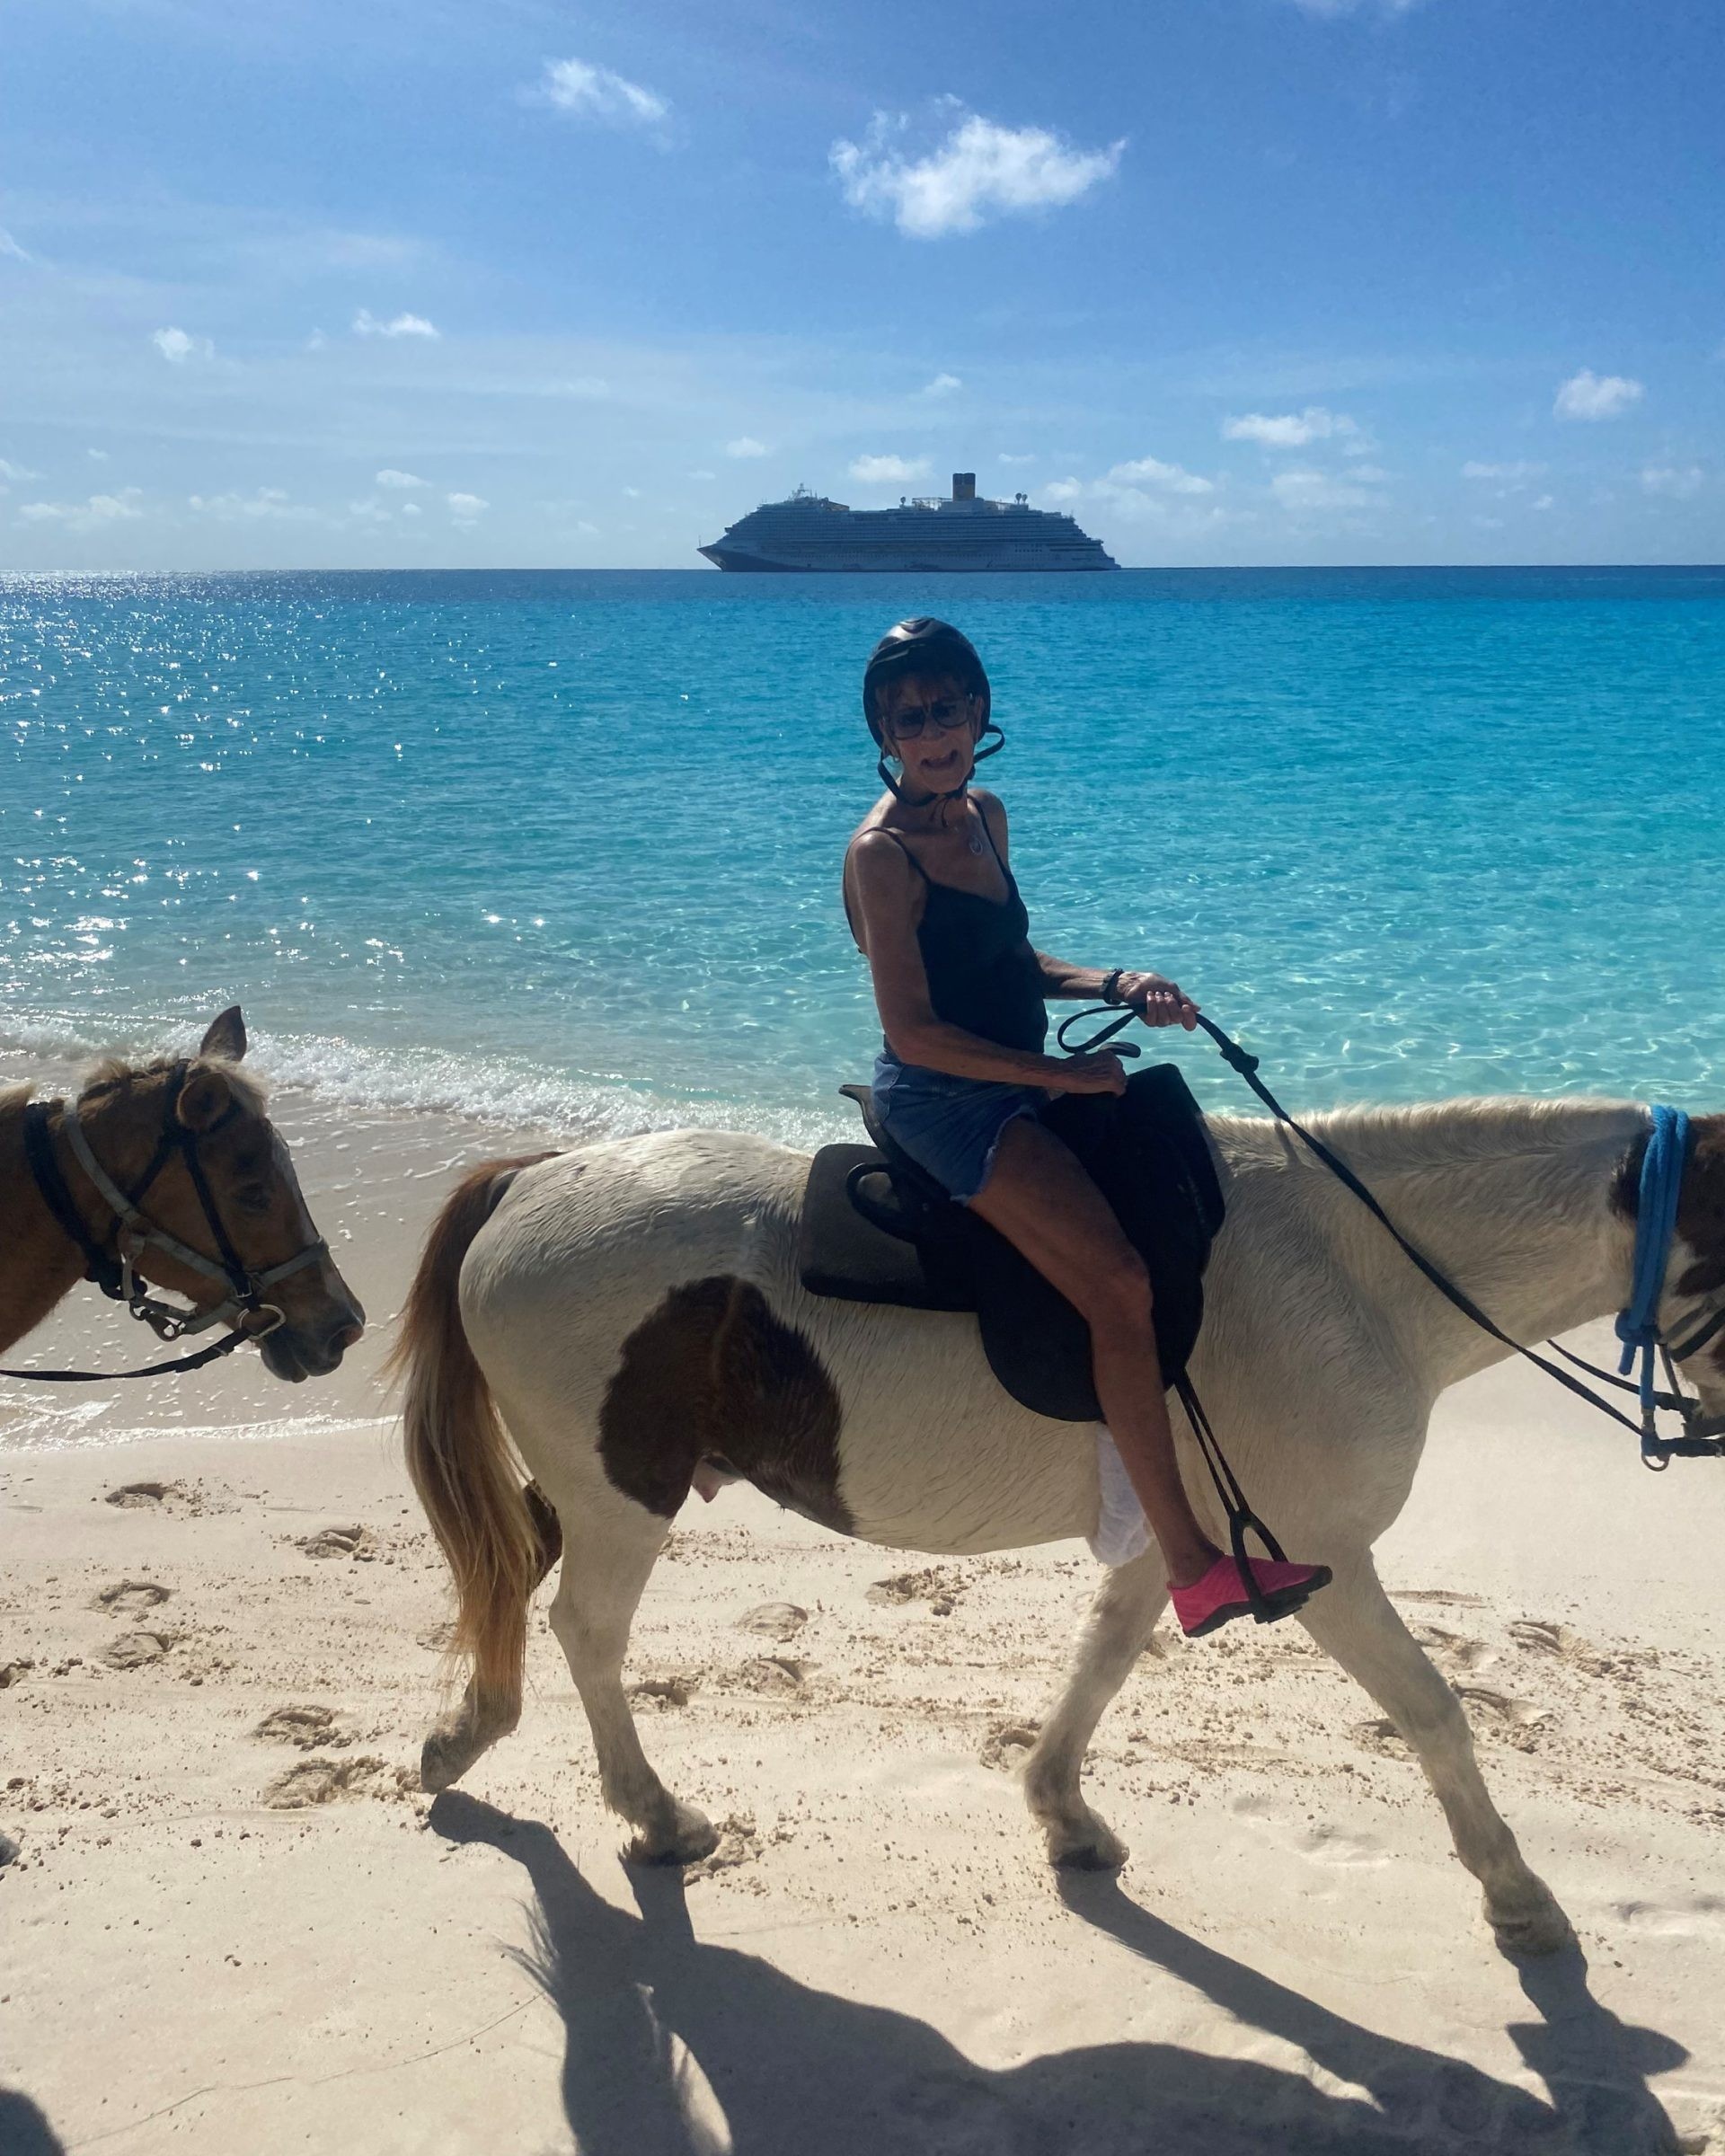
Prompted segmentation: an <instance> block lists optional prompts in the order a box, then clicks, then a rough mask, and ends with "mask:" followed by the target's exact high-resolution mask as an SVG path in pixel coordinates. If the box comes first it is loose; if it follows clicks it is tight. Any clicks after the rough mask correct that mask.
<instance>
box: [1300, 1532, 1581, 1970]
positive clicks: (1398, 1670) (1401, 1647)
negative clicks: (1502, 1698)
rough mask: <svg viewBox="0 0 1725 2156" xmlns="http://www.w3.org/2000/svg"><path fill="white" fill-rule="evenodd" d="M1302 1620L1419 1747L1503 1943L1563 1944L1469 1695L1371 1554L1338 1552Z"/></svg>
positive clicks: (1529, 1948)
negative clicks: (1396, 1598)
mask: <svg viewBox="0 0 1725 2156" xmlns="http://www.w3.org/2000/svg"><path fill="white" fill-rule="evenodd" d="M1300 1622H1301V1623H1302V1624H1303V1625H1304V1626H1305V1629H1306V1630H1307V1631H1308V1632H1310V1634H1311V1635H1312V1637H1313V1639H1315V1640H1316V1641H1317V1643H1318V1645H1319V1646H1320V1647H1322V1648H1324V1650H1325V1651H1326V1652H1327V1653H1329V1654H1331V1655H1333V1656H1334V1657H1335V1658H1336V1660H1337V1661H1338V1662H1340V1665H1341V1666H1342V1667H1343V1668H1344V1669H1345V1670H1346V1671H1347V1672H1348V1674H1349V1676H1351V1677H1355V1678H1357V1679H1358V1681H1359V1683H1361V1684H1363V1685H1364V1686H1365V1687H1366V1690H1367V1692H1370V1693H1371V1695H1372V1697H1373V1699H1375V1700H1376V1701H1377V1703H1378V1705H1379V1706H1380V1707H1381V1708H1383V1710H1384V1713H1385V1714H1387V1715H1388V1716H1389V1718H1390V1719H1391V1720H1392V1721H1393V1723H1394V1724H1395V1726H1396V1727H1397V1729H1399V1730H1400V1731H1401V1733H1402V1736H1403V1737H1405V1738H1406V1740H1407V1742H1408V1744H1409V1745H1411V1747H1412V1750H1413V1752H1414V1754H1415V1756H1416V1757H1417V1758H1418V1760H1419V1762H1420V1766H1421V1767H1422V1768H1424V1770H1425V1774H1426V1779H1427V1780H1428V1781H1429V1782H1430V1784H1431V1786H1432V1789H1433V1790H1434V1791H1435V1793H1436V1795H1437V1798H1438V1803H1439V1804H1441V1805H1442V1806H1443V1807H1444V1813H1445V1816H1446V1818H1447V1819H1448V1821H1449V1831H1450V1833H1451V1836H1452V1837H1453V1839H1454V1841H1455V1853H1456V1855H1457V1856H1458V1857H1459V1858H1460V1859H1461V1860H1462V1862H1463V1863H1464V1864H1465V1865H1466V1867H1467V1869H1469V1870H1470V1871H1471V1872H1472V1873H1473V1876H1474V1878H1476V1879H1478V1881H1479V1882H1480V1885H1481V1886H1482V1887H1483V1889H1484V1890H1485V1913H1486V1916H1487V1918H1488V1919H1489V1920H1490V1922H1491V1925H1492V1928H1493V1929H1494V1931H1496V1932H1497V1935H1498V1940H1499V1943H1500V1944H1501V1945H1502V1946H1505V1947H1507V1948H1512V1949H1515V1950H1517V1951H1520V1952H1524V1953H1532V1954H1549V1953H1552V1952H1553V1951H1554V1950H1555V1949H1556V1948H1559V1947H1561V1946H1563V1945H1564V1944H1565V1943H1566V1942H1567V1941H1568V1940H1569V1939H1570V1924H1569V1919H1568V1918H1567V1917H1566V1916H1565V1915H1564V1913H1563V1912H1562V1910H1561V1908H1560V1907H1559V1906H1558V1904H1557V1902H1556V1900H1555V1898H1554V1897H1553V1894H1552V1891H1551V1889H1550V1888H1549V1887H1548V1886H1546V1885H1545V1883H1544V1880H1543V1879H1540V1878H1537V1877H1535V1874H1534V1873H1533V1872H1532V1871H1530V1870H1529V1869H1528V1868H1527V1863H1526V1859H1525V1858H1524V1857H1523V1855H1522V1853H1521V1851H1520V1850H1519V1849H1518V1848H1517V1845H1516V1837H1515V1836H1514V1835H1513V1834H1512V1833H1510V1831H1509V1829H1508V1826H1506V1825H1504V1822H1503V1820H1502V1818H1501V1817H1500V1816H1499V1813H1498V1809H1497V1807H1496V1806H1495V1805H1494V1804H1493V1803H1492V1801H1491V1798H1490V1796H1489V1795H1488V1794H1487V1793H1486V1787H1485V1783H1484V1782H1483V1781H1482V1780H1481V1777H1480V1770H1479V1764H1478V1762H1477V1761H1476V1760H1475V1759H1474V1756H1473V1736H1472V1734H1471V1733H1470V1731H1469V1729H1468V1727H1467V1718H1466V1717H1465V1716H1464V1714H1463V1712H1462V1706H1461V1701H1459V1700H1458V1699H1457V1698H1456V1697H1455V1693H1454V1692H1452V1691H1451V1690H1450V1688H1449V1686H1448V1685H1447V1684H1446V1683H1445V1681H1444V1679H1443V1678H1442V1676H1440V1675H1439V1674H1438V1671H1437V1670H1436V1669H1435V1668H1434V1667H1433V1666H1432V1665H1431V1663H1430V1661H1429V1659H1428V1658H1427V1656H1426V1654H1425V1651H1424V1649H1423V1648H1421V1647H1420V1643H1419V1641H1418V1640H1417V1639H1414V1637H1413V1635H1412V1634H1411V1632H1410V1631H1409V1630H1408V1628H1407V1626H1406V1625H1404V1624H1403V1623H1402V1620H1401V1618H1400V1617H1399V1616H1397V1614H1396V1613H1395V1608H1394V1605H1393V1604H1392V1602H1391V1601H1390V1598H1389V1596H1388V1595H1385V1593H1384V1588H1383V1586H1382V1584H1381V1583H1380V1581H1379V1579H1378V1577H1377V1573H1376V1568H1375V1567H1374V1566H1373V1563H1372V1560H1371V1558H1370V1556H1369V1555H1368V1554H1367V1553H1365V1552H1362V1553H1361V1554H1360V1555H1359V1556H1358V1557H1357V1558H1354V1559H1352V1560H1348V1559H1342V1560H1337V1561H1336V1564H1335V1578H1334V1579H1333V1580H1332V1581H1331V1585H1330V1586H1327V1587H1326V1588H1325V1589H1324V1590H1323V1593H1322V1594H1321V1595H1314V1596H1313V1598H1312V1600H1311V1601H1310V1602H1309V1603H1308V1604H1306V1606H1305V1609H1303V1610H1302V1611H1301V1612H1300Z"/></svg>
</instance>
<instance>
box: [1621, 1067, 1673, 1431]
mask: <svg viewBox="0 0 1725 2156" xmlns="http://www.w3.org/2000/svg"><path fill="white" fill-rule="evenodd" d="M1689 1145H1690V1135H1689V1118H1688V1117H1687V1116H1685V1114H1684V1112H1683V1110H1682V1109H1680V1108H1661V1107H1656V1108H1655V1109H1653V1128H1652V1131H1651V1133H1650V1135H1649V1137H1648V1141H1647V1152H1646V1153H1645V1154H1644V1155H1643V1156H1642V1160H1641V1195H1640V1199H1639V1202H1638V1203H1637V1206H1636V1209H1635V1259H1634V1266H1633V1284H1632V1287H1631V1290H1630V1297H1629V1306H1628V1308H1627V1309H1625V1310H1622V1311H1620V1312H1618V1314H1617V1338H1618V1339H1620V1340H1621V1341H1622V1342H1623V1354H1622V1356H1620V1357H1619V1359H1618V1363H1617V1374H1618V1375H1619V1376H1620V1377H1627V1376H1628V1374H1629V1373H1630V1370H1631V1368H1632V1365H1633V1364H1634V1362H1635V1358H1636V1357H1637V1356H1640V1357H1641V1377H1640V1382H1639V1386H1638V1390H1639V1392H1640V1393H1641V1413H1642V1415H1643V1417H1644V1418H1647V1420H1648V1423H1649V1427H1651V1419H1652V1414H1653V1409H1655V1407H1656V1406H1658V1405H1659V1404H1660V1403H1659V1393H1658V1387H1657V1386H1656V1384H1655V1383H1654V1357H1655V1356H1657V1355H1658V1353H1659V1349H1660V1348H1661V1347H1664V1346H1665V1345H1666V1342H1665V1339H1664V1336H1663V1334H1662V1333H1661V1332H1660V1330H1659V1303H1660V1301H1661V1300H1662V1298H1663V1297H1664V1294H1665V1273H1666V1268H1667V1266H1668V1265H1669V1263H1670V1262H1671V1241H1672V1238H1673V1237H1674V1236H1675V1235H1676V1232H1677V1194H1678V1192H1679V1191H1680V1190H1681V1189H1682V1188H1683V1171H1684V1170H1685V1168H1686V1167H1687V1166H1688V1164H1689ZM1642 1449H1643V1450H1645V1449H1646V1447H1645V1445H1643V1448H1642Z"/></svg>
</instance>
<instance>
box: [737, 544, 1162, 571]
mask: <svg viewBox="0 0 1725 2156" xmlns="http://www.w3.org/2000/svg"><path fill="white" fill-rule="evenodd" d="M695 551H696V552H698V553H701V554H703V555H704V556H705V557H706V559H707V560H708V561H711V562H712V565H713V567H714V568H715V569H722V570H729V571H730V574H732V575H733V576H736V575H742V576H773V577H1024V576H1032V577H1044V576H1094V575H1096V574H1098V573H1099V572H1101V571H1102V570H1110V569H1118V568H1119V562H1118V561H1109V560H1108V559H1107V558H1106V557H1104V558H1103V559H1102V560H1101V561H926V560H924V561H912V560H910V559H908V558H907V559H906V560H904V561H767V560H766V559H765V557H764V556H763V555H760V554H746V553H733V552H728V551H727V550H726V549H725V548H723V547H721V546H703V547H698V548H697V549H696V550H695Z"/></svg>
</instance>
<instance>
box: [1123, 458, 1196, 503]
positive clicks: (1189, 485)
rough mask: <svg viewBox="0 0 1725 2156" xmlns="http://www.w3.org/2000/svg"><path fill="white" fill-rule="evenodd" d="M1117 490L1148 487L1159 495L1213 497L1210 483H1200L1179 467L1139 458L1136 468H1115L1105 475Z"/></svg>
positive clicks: (1158, 460) (1190, 473)
mask: <svg viewBox="0 0 1725 2156" xmlns="http://www.w3.org/2000/svg"><path fill="white" fill-rule="evenodd" d="M1108 476H1109V477H1110V479H1111V480H1112V481H1113V482H1114V483H1115V484H1116V485H1117V486H1122V487H1148V488H1151V489H1152V490H1154V491H1156V492H1159V493H1163V494H1214V493H1215V491H1216V485H1215V482H1214V481H1211V480H1207V479H1200V478H1199V475H1198V473H1196V472H1188V471H1187V470H1186V469H1185V467H1184V466H1183V465H1181V464H1163V462H1162V461H1161V459H1160V458H1158V457H1154V456H1141V457H1139V458H1138V460H1137V463H1136V464H1116V465H1115V466H1114V467H1113V469H1112V470H1111V471H1110V473H1109V475H1108Z"/></svg>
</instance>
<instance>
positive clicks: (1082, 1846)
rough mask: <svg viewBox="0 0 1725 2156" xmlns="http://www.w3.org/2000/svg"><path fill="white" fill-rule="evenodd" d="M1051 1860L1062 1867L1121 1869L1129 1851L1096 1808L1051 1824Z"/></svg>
mask: <svg viewBox="0 0 1725 2156" xmlns="http://www.w3.org/2000/svg"><path fill="white" fill-rule="evenodd" d="M1047 1833H1048V1861H1049V1863H1050V1864H1052V1865H1053V1866H1054V1867H1055V1868H1056V1869H1057V1870H1059V1871H1119V1869H1120V1867H1121V1866H1122V1865H1123V1864H1124V1863H1125V1862H1126V1860H1127V1858H1128V1855H1129V1854H1130V1851H1128V1848H1127V1846H1126V1843H1125V1842H1122V1841H1121V1840H1120V1837H1119V1835H1118V1834H1117V1833H1115V1832H1114V1831H1113V1829H1112V1828H1111V1827H1109V1826H1105V1825H1103V1824H1102V1822H1101V1820H1100V1819H1099V1818H1098V1817H1097V1816H1096V1815H1095V1813H1094V1812H1091V1813H1088V1814H1087V1815H1086V1816H1085V1817H1084V1818H1083V1819H1082V1820H1073V1821H1072V1822H1071V1823H1070V1824H1068V1825H1054V1826H1050V1827H1048V1829H1047Z"/></svg>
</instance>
